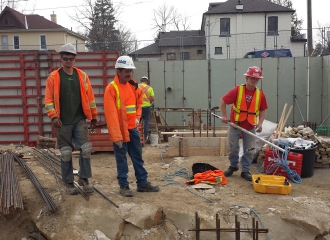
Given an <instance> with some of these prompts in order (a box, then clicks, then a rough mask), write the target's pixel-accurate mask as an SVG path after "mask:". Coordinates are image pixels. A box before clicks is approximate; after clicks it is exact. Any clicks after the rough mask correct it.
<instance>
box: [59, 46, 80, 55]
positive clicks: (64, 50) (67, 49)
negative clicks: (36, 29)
mask: <svg viewBox="0 0 330 240" xmlns="http://www.w3.org/2000/svg"><path fill="white" fill-rule="evenodd" d="M60 53H71V54H74V55H77V51H76V48H75V47H74V46H73V45H72V44H71V43H67V44H64V45H63V46H62V47H61V48H60Z"/></svg>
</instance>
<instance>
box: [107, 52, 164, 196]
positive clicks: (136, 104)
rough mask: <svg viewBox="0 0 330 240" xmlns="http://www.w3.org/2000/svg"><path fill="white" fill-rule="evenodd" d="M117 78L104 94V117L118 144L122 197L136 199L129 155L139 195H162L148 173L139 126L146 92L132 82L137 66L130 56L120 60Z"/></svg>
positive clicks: (114, 141) (118, 61)
mask: <svg viewBox="0 0 330 240" xmlns="http://www.w3.org/2000/svg"><path fill="white" fill-rule="evenodd" d="M115 68H116V76H115V77H114V80H113V81H112V82H111V83H110V84H109V85H108V86H107V87H106V89H105V91H104V115H105V119H106V122H107V127H108V130H109V135H110V140H111V141H112V142H113V143H114V144H113V148H114V154H115V158H116V164H117V180H118V185H119V187H120V191H119V193H120V195H122V196H124V197H132V196H133V192H132V190H131V189H130V187H129V181H128V163H127V157H126V155H127V153H128V155H129V156H130V158H131V160H132V163H133V168H134V171H135V178H136V185H137V191H138V192H158V191H159V187H158V186H153V185H151V183H150V182H148V172H147V170H146V169H145V168H144V166H143V165H144V161H143V159H142V145H141V139H140V134H139V131H138V130H137V125H138V124H139V121H140V118H141V111H142V92H141V89H140V88H139V87H138V83H137V82H136V81H135V80H134V79H133V78H132V72H133V69H135V65H134V63H133V60H132V59H131V58H130V57H129V56H120V57H119V58H118V59H117V61H116V64H115Z"/></svg>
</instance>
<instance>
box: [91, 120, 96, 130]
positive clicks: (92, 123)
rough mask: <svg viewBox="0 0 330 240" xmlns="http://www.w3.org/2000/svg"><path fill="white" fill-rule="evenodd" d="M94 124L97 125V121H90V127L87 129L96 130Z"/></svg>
mask: <svg viewBox="0 0 330 240" xmlns="http://www.w3.org/2000/svg"><path fill="white" fill-rule="evenodd" d="M96 124H97V119H92V121H91V125H90V127H89V128H90V129H92V130H94V129H95V128H96Z"/></svg>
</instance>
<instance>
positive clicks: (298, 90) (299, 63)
mask: <svg viewBox="0 0 330 240" xmlns="http://www.w3.org/2000/svg"><path fill="white" fill-rule="evenodd" d="M307 67H308V64H307V58H295V76H294V94H295V96H296V101H295V105H294V108H293V125H294V126H298V125H301V124H304V122H305V121H306V119H307V104H306V103H307V102H306V101H307V98H306V94H307ZM314 107H315V108H318V106H314ZM319 109H320V108H319Z"/></svg>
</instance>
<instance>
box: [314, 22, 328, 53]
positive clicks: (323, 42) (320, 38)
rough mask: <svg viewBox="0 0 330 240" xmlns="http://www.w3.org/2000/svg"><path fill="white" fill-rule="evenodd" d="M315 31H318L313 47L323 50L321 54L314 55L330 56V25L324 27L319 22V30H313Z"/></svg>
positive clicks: (320, 51)
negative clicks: (329, 35) (329, 34)
mask: <svg viewBox="0 0 330 240" xmlns="http://www.w3.org/2000/svg"><path fill="white" fill-rule="evenodd" d="M313 31H316V34H315V36H316V37H315V38H314V43H313V45H314V46H316V47H318V49H321V50H319V52H316V53H313V55H315V54H316V55H329V54H330V41H329V40H330V39H329V38H328V32H329V33H330V23H327V24H326V25H325V26H322V25H321V23H320V22H317V28H316V29H313ZM314 52H315V51H314Z"/></svg>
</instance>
